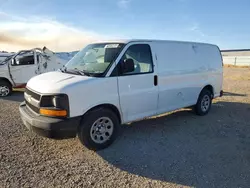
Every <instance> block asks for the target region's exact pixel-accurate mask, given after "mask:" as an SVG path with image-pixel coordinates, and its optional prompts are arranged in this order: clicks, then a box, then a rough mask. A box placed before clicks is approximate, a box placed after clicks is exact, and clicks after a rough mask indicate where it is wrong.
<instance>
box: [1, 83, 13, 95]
mask: <svg viewBox="0 0 250 188" xmlns="http://www.w3.org/2000/svg"><path fill="white" fill-rule="evenodd" d="M11 93H12V86H11V85H10V84H9V83H8V82H6V81H5V80H0V97H6V96H8V95H11Z"/></svg>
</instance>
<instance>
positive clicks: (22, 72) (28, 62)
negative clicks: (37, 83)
mask: <svg viewBox="0 0 250 188" xmlns="http://www.w3.org/2000/svg"><path fill="white" fill-rule="evenodd" d="M36 61H37V60H36V58H35V54H34V52H32V53H29V54H25V55H17V56H16V57H15V58H14V59H12V60H11V65H10V73H11V75H12V78H13V81H14V82H15V84H16V86H19V85H22V84H26V83H27V82H28V81H29V79H30V78H32V77H33V76H35V75H36V74H37V62H36Z"/></svg>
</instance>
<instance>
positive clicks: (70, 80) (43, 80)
mask: <svg viewBox="0 0 250 188" xmlns="http://www.w3.org/2000/svg"><path fill="white" fill-rule="evenodd" d="M93 79H95V78H94V77H88V76H81V75H74V74H68V73H63V72H60V71H53V72H47V73H43V74H40V75H38V76H35V77H33V78H31V79H30V80H29V81H28V83H27V88H29V89H31V90H33V91H36V92H38V93H43V94H49V93H63V92H64V89H65V88H66V87H69V86H72V85H74V84H77V83H81V82H87V81H90V80H93Z"/></svg>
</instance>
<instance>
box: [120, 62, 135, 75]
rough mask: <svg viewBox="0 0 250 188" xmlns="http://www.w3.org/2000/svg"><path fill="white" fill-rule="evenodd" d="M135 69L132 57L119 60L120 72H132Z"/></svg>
mask: <svg viewBox="0 0 250 188" xmlns="http://www.w3.org/2000/svg"><path fill="white" fill-rule="evenodd" d="M134 70H135V63H134V60H133V59H125V60H124V61H122V62H121V71H122V73H127V72H133V71H134Z"/></svg>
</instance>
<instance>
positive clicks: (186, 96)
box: [153, 41, 222, 113]
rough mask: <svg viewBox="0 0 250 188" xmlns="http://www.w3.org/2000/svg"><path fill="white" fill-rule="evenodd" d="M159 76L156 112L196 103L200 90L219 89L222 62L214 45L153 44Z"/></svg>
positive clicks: (216, 90) (217, 91)
mask: <svg viewBox="0 0 250 188" xmlns="http://www.w3.org/2000/svg"><path fill="white" fill-rule="evenodd" d="M153 46H154V51H155V52H156V55H157V64H158V77H159V101H158V102H159V103H158V113H163V112H167V111H171V110H175V109H179V108H183V107H187V106H190V105H194V104H196V102H197V99H198V96H199V93H200V91H201V90H202V88H203V87H205V86H206V85H212V86H213V87H214V88H215V93H216V94H217V93H219V90H220V89H221V67H220V66H222V64H221V62H220V61H221V60H220V56H219V55H218V50H217V48H216V47H215V46H212V45H206V44H197V43H186V42H184V43H182V42H172V41H171V42H155V43H154V44H153Z"/></svg>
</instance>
